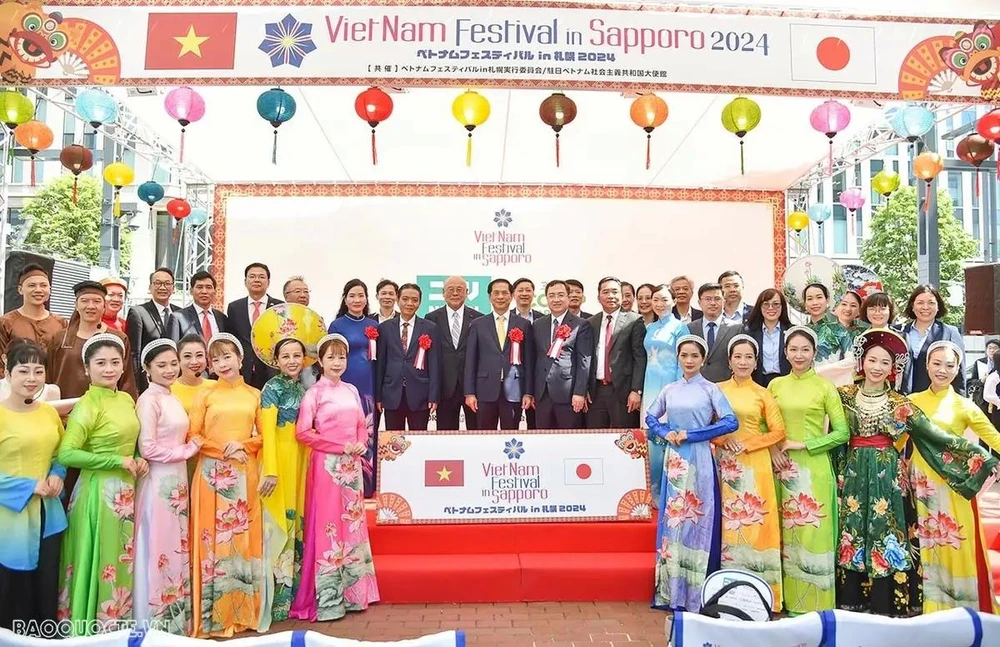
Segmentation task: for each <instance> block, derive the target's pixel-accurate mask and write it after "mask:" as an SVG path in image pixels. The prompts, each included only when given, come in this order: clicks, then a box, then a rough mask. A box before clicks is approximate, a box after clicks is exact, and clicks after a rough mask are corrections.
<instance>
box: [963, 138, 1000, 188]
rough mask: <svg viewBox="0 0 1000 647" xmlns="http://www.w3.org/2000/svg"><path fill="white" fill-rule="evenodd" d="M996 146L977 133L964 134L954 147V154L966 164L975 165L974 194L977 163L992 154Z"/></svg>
mask: <svg viewBox="0 0 1000 647" xmlns="http://www.w3.org/2000/svg"><path fill="white" fill-rule="evenodd" d="M995 148H996V147H995V146H994V145H993V142H991V141H990V140H988V139H986V138H985V137H983V136H982V135H979V134H977V133H971V134H969V135H966V136H965V137H964V138H963V139H962V140H961V141H960V142H958V146H956V147H955V155H957V156H958V159H960V160H962V161H963V162H965V163H966V164H971V165H972V166H974V167H976V173H975V174H974V175H975V178H976V195H977V196H978V195H979V165H980V164H982V163H983V162H985V161H986V160H988V159H989V158H990V157H992V156H993V151H994V149H995Z"/></svg>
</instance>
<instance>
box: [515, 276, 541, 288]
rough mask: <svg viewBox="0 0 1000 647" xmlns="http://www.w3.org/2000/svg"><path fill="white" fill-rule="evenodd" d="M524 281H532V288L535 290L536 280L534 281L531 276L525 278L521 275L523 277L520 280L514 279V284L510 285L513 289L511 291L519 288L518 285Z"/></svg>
mask: <svg viewBox="0 0 1000 647" xmlns="http://www.w3.org/2000/svg"><path fill="white" fill-rule="evenodd" d="M522 283H530V284H531V289H532V290H534V289H535V282H534V281H532V280H531V279H529V278H525V277H523V276H522V277H521V278H519V279H518V280H516V281H514V284H513V285H511V286H510V289H511V291H514V290H516V289H517V286H519V285H521V284H522Z"/></svg>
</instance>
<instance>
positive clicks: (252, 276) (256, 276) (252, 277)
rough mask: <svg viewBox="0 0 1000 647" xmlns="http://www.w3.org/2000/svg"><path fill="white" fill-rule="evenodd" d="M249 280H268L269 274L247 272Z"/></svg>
mask: <svg viewBox="0 0 1000 647" xmlns="http://www.w3.org/2000/svg"><path fill="white" fill-rule="evenodd" d="M247 280H248V281H266V280H267V274H247Z"/></svg>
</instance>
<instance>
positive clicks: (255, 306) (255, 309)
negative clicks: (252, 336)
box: [250, 301, 260, 324]
mask: <svg viewBox="0 0 1000 647" xmlns="http://www.w3.org/2000/svg"><path fill="white" fill-rule="evenodd" d="M259 316H260V301H254V302H253V316H252V317H250V323H251V324H252V323H254V322H255V321H257V317H259Z"/></svg>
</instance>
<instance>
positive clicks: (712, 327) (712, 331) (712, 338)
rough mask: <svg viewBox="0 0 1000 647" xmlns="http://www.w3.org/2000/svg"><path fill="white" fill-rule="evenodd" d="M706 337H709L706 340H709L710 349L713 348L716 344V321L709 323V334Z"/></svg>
mask: <svg viewBox="0 0 1000 647" xmlns="http://www.w3.org/2000/svg"><path fill="white" fill-rule="evenodd" d="M706 337H707V339H705V341H706V342H708V350H712V347H713V346H715V322H714V321H713V322H709V324H708V335H707V336H706Z"/></svg>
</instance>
